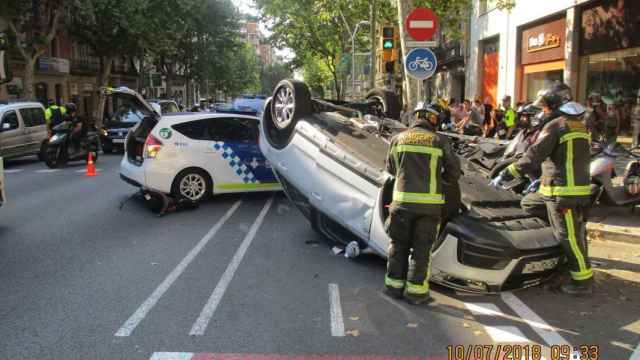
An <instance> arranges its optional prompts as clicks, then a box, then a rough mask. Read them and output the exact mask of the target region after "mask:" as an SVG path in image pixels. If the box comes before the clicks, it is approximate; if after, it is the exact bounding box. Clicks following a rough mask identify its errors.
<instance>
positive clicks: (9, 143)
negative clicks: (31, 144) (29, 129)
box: [0, 110, 24, 158]
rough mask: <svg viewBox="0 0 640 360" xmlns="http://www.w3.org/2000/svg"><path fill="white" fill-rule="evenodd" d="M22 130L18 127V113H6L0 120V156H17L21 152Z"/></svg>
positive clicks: (14, 111)
mask: <svg viewBox="0 0 640 360" xmlns="http://www.w3.org/2000/svg"><path fill="white" fill-rule="evenodd" d="M23 138H24V128H23V127H22V126H20V120H19V118H18V112H17V111H16V110H9V111H6V112H5V113H4V114H3V115H2V119H1V120H0V156H3V157H5V158H8V157H12V156H19V155H20V153H21V152H22V149H23V148H24V146H23V140H24V139H23Z"/></svg>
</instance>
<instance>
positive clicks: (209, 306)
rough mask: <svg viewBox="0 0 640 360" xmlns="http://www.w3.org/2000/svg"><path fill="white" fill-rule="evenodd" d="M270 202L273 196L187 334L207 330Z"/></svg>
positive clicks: (195, 334) (201, 332)
mask: <svg viewBox="0 0 640 360" xmlns="http://www.w3.org/2000/svg"><path fill="white" fill-rule="evenodd" d="M272 203H273V198H270V199H269V200H268V201H267V203H266V204H265V205H264V207H263V208H262V211H260V214H259V215H258V217H257V218H256V221H255V222H254V223H253V225H251V228H250V229H249V232H248V233H247V235H246V236H245V237H244V240H242V243H241V244H240V247H238V250H236V253H235V254H234V255H233V258H232V259H231V262H230V263H229V265H227V269H226V270H225V271H224V274H222V277H221V278H220V280H219V281H218V285H216V287H215V289H213V292H212V293H211V296H210V297H209V300H208V301H207V303H206V304H205V306H204V308H202V311H201V312H200V316H198V318H197V319H196V322H195V323H193V326H192V327H191V331H190V332H189V335H193V336H198V335H204V332H205V331H206V330H207V326H208V325H209V321H210V320H211V318H212V317H213V314H214V313H215V312H216V308H217V307H218V304H220V301H221V300H222V297H223V296H224V293H225V291H226V290H227V287H228V286H229V284H230V283H231V280H233V276H234V275H235V273H236V270H238V266H240V263H241V262H242V258H243V257H244V255H245V253H246V252H247V249H248V248H249V246H250V245H251V242H252V241H253V239H254V238H255V236H256V232H258V229H259V228H260V225H262V221H263V220H264V218H265V216H267V212H269V208H270V207H271V204H272Z"/></svg>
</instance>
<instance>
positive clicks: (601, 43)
mask: <svg viewBox="0 0 640 360" xmlns="http://www.w3.org/2000/svg"><path fill="white" fill-rule="evenodd" d="M581 18H582V23H581V34H580V35H581V36H580V37H581V41H580V53H581V55H590V54H595V53H601V52H605V51H614V50H621V49H628V48H632V47H638V46H640V22H639V21H638V19H639V18H640V1H638V0H602V1H597V2H595V3H594V4H593V5H592V6H589V7H587V8H585V9H584V11H583V12H582V17H581Z"/></svg>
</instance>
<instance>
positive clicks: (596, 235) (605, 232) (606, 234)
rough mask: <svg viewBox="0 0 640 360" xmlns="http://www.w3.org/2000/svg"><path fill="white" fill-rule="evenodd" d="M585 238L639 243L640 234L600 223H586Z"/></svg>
mask: <svg viewBox="0 0 640 360" xmlns="http://www.w3.org/2000/svg"><path fill="white" fill-rule="evenodd" d="M587 239H588V240H590V241H604V240H606V241H615V242H621V243H627V244H635V245H640V234H634V233H630V232H625V231H619V230H616V229H612V228H611V227H610V226H607V225H602V224H600V223H587Z"/></svg>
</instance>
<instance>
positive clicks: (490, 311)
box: [464, 303, 504, 316]
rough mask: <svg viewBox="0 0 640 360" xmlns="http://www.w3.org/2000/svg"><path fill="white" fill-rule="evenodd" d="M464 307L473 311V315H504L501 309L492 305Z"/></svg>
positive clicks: (470, 304)
mask: <svg viewBox="0 0 640 360" xmlns="http://www.w3.org/2000/svg"><path fill="white" fill-rule="evenodd" d="M464 306H465V307H466V308H467V309H469V311H471V313H472V314H473V315H490V316H501V315H504V314H503V313H502V311H500V308H498V307H497V306H495V305H494V304H491V303H475V304H474V303H464Z"/></svg>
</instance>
